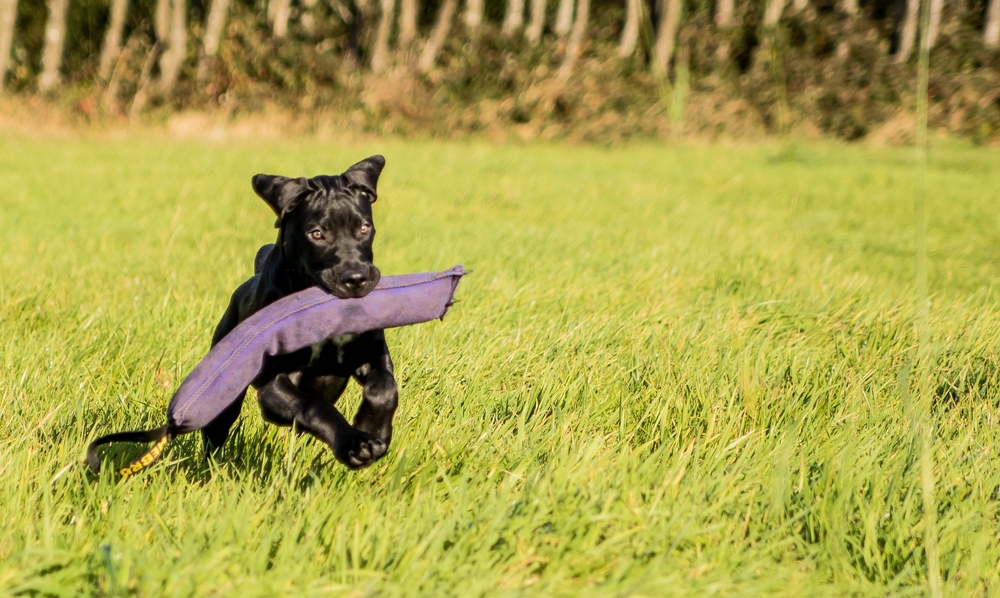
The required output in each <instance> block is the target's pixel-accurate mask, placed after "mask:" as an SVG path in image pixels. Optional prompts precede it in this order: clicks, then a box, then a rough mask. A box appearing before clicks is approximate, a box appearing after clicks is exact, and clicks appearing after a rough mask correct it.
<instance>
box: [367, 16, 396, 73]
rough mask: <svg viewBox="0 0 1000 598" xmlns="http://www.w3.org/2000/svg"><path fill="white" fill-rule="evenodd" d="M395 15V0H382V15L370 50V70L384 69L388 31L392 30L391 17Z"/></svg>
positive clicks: (387, 48)
mask: <svg viewBox="0 0 1000 598" xmlns="http://www.w3.org/2000/svg"><path fill="white" fill-rule="evenodd" d="M395 15H396V0H382V15H381V16H380V17H379V20H378V31H377V32H376V33H375V48H374V49H373V50H372V70H373V71H374V72H376V73H381V72H382V71H384V70H385V66H386V57H387V56H388V54H389V33H390V32H391V30H392V17H394V16H395Z"/></svg>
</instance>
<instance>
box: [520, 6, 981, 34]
mask: <svg viewBox="0 0 1000 598" xmlns="http://www.w3.org/2000/svg"><path fill="white" fill-rule="evenodd" d="M998 1H1000V0H998ZM544 28H545V0H531V23H530V24H529V25H528V29H527V30H526V31H525V32H524V36H525V37H527V38H528V41H529V42H530V43H531V45H535V44H537V43H538V41H539V40H540V39H542V29H544Z"/></svg>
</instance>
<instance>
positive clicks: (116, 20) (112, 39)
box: [97, 0, 128, 81]
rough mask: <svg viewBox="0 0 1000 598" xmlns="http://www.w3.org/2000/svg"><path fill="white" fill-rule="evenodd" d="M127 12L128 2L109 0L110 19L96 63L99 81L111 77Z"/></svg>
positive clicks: (125, 0)
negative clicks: (99, 57) (98, 59)
mask: <svg viewBox="0 0 1000 598" xmlns="http://www.w3.org/2000/svg"><path fill="white" fill-rule="evenodd" d="M127 11H128V0H111V18H110V19H109V21H108V32H107V34H105V36H104V45H103V46H101V59H100V61H99V62H98V67H97V76H98V78H100V80H101V81H107V80H108V77H110V76H111V67H113V66H114V65H115V60H117V59H118V54H119V53H120V52H121V48H122V30H123V29H124V28H125V13H126V12H127Z"/></svg>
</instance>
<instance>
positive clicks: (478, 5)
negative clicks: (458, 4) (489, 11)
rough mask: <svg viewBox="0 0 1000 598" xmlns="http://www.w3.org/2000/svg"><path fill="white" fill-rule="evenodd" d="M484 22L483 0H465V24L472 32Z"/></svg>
mask: <svg viewBox="0 0 1000 598" xmlns="http://www.w3.org/2000/svg"><path fill="white" fill-rule="evenodd" d="M482 24H483V0H466V2H465V26H466V27H467V28H468V29H469V31H470V32H472V33H475V32H476V31H478V30H479V26H480V25H482Z"/></svg>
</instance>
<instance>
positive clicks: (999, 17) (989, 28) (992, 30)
mask: <svg viewBox="0 0 1000 598" xmlns="http://www.w3.org/2000/svg"><path fill="white" fill-rule="evenodd" d="M983 43H984V44H986V47H987V48H997V47H1000V0H990V6H989V8H988V9H987V11H986V29H985V30H983ZM2 50H3V47H2V46H0V51H2ZM2 72H3V70H2V69H0V73H2Z"/></svg>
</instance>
